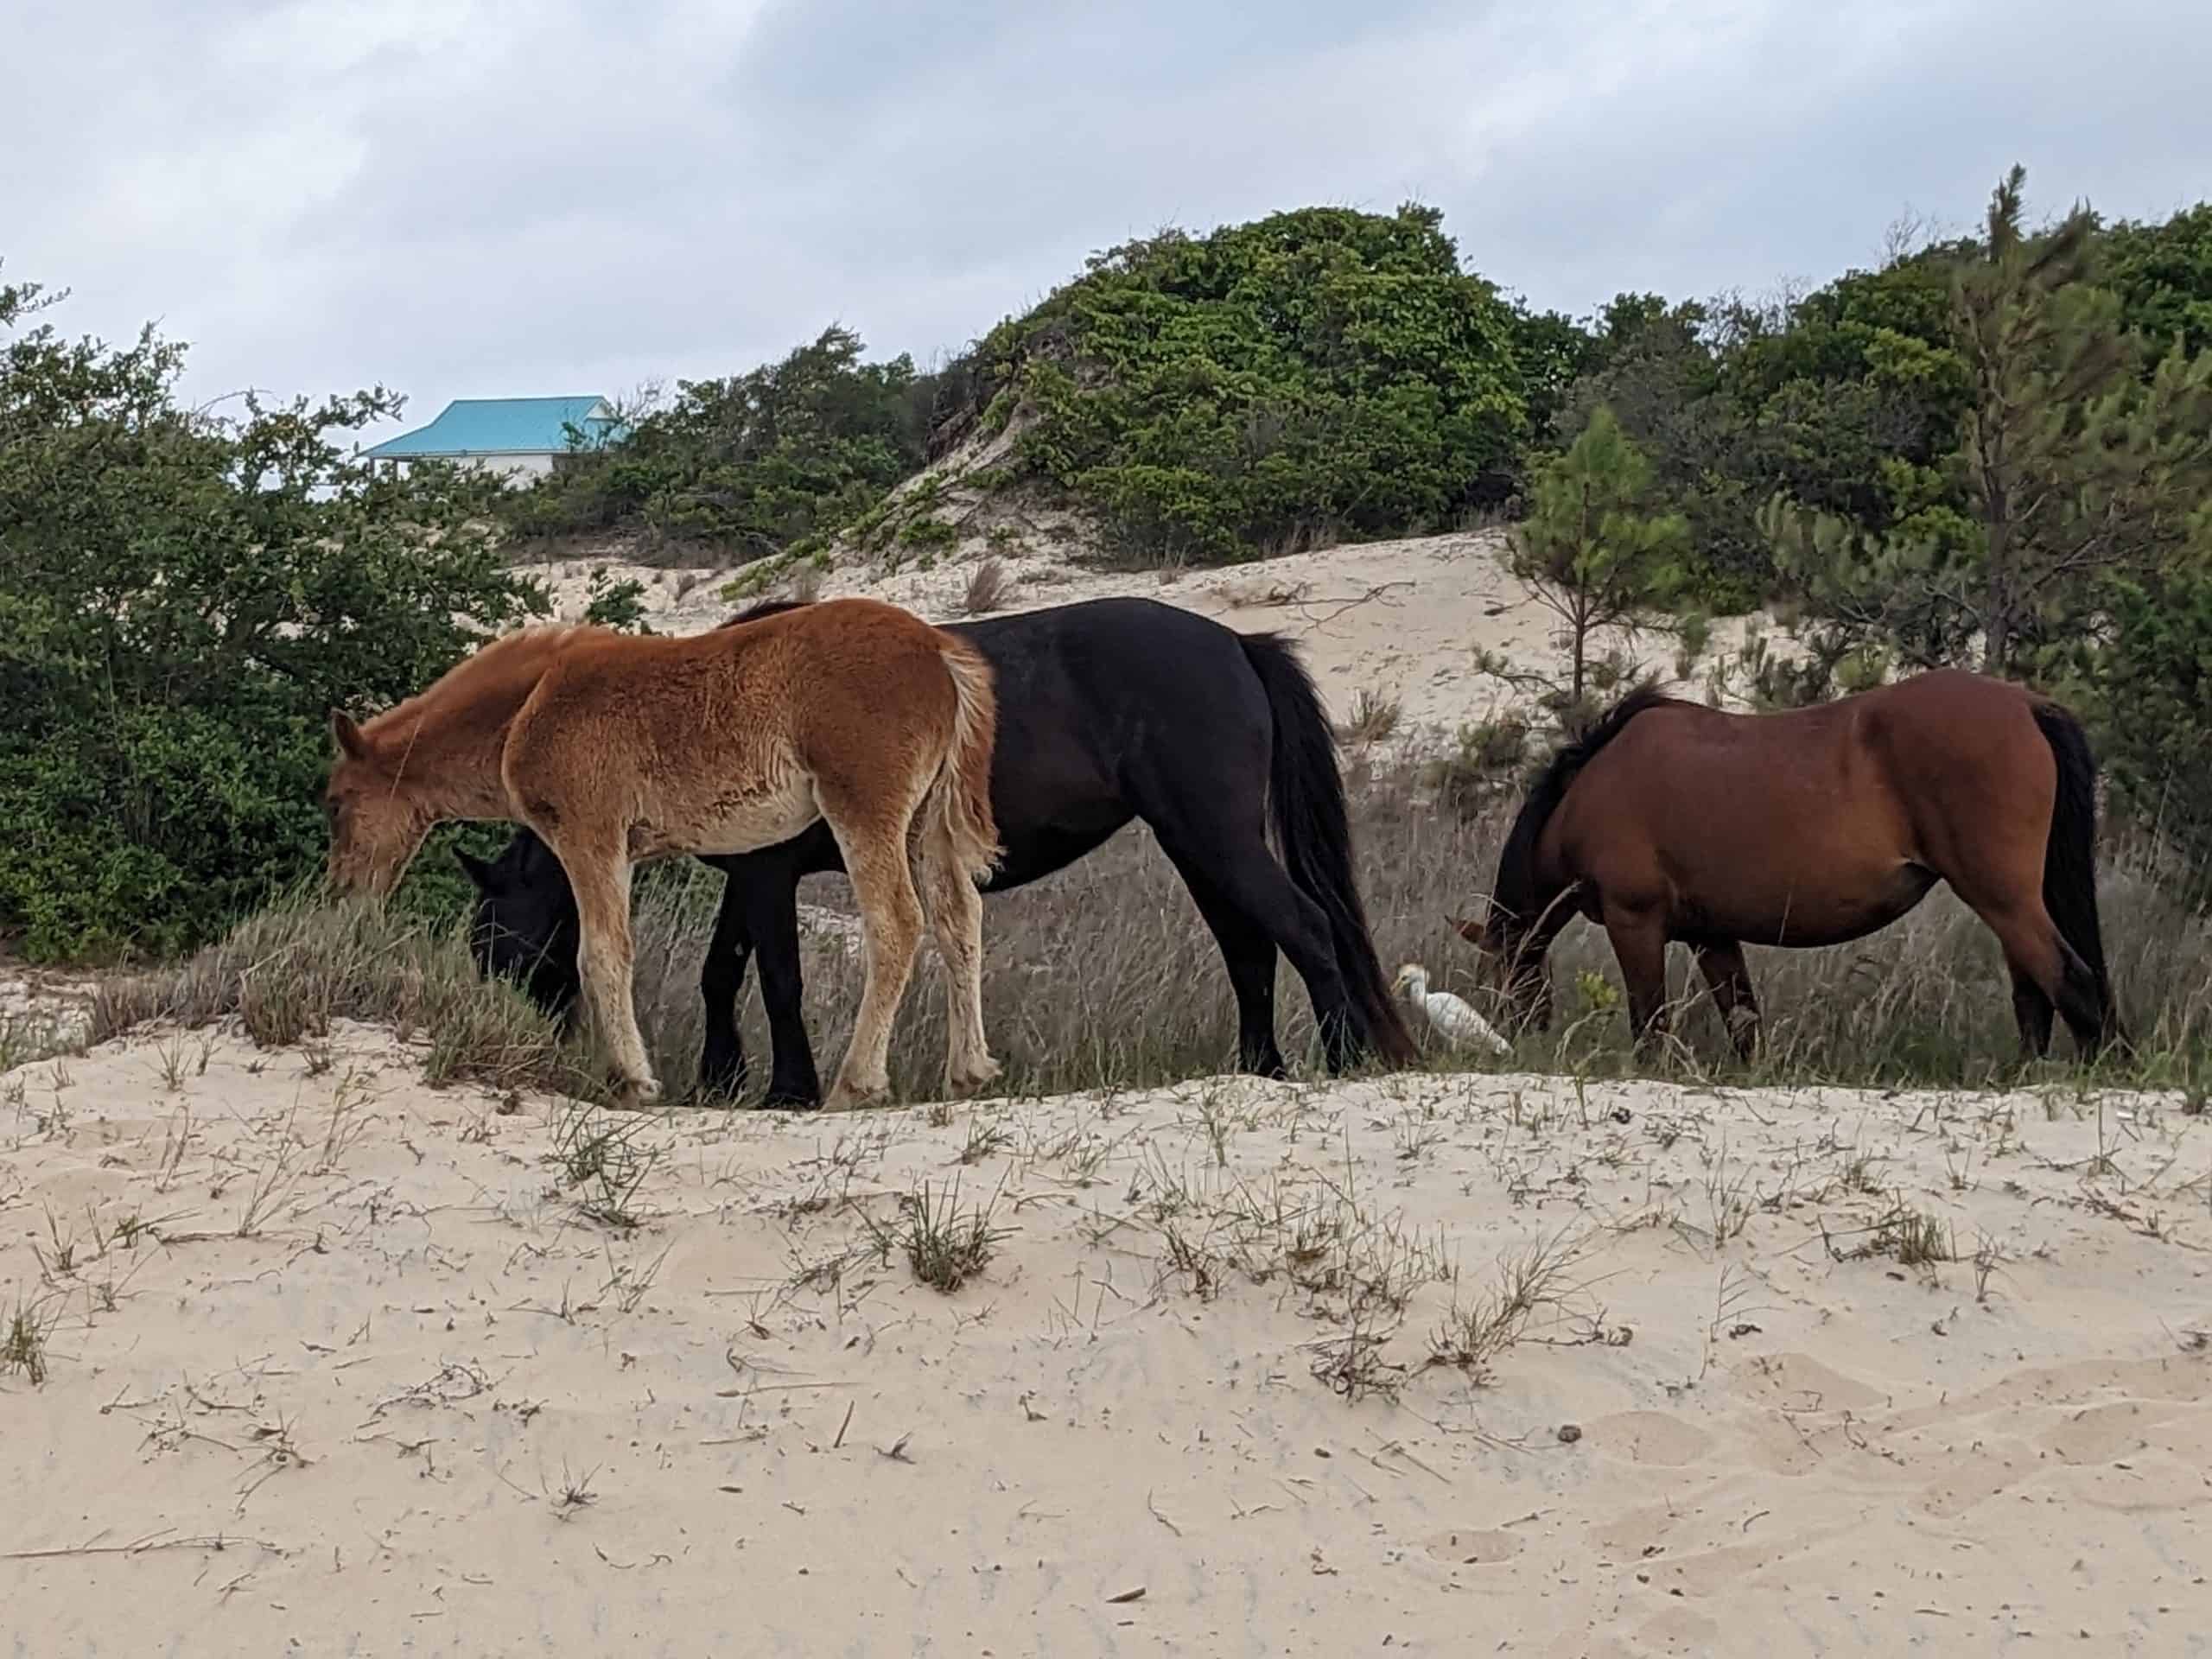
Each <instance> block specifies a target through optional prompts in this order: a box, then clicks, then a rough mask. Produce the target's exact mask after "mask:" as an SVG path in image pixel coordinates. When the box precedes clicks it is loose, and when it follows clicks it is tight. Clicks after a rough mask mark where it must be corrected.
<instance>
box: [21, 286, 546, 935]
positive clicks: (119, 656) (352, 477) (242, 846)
mask: <svg viewBox="0 0 2212 1659" xmlns="http://www.w3.org/2000/svg"><path fill="white" fill-rule="evenodd" d="M42 308H43V306H42V303H41V296H40V295H39V293H38V291H37V289H35V288H33V287H14V288H6V289H0V328H4V329H6V330H7V331H8V333H7V334H6V335H5V336H4V346H0V711H4V714H0V935H10V936H15V937H16V938H17V940H18V942H19V943H20V944H21V945H22V948H24V949H26V950H29V952H31V953H32V954H33V955H35V956H40V957H56V956H62V955H73V956H75V955H85V954H88V953H111V952H116V951H120V950H126V949H130V948H138V949H142V950H173V949H176V948H179V947H181V946H184V945H188V944H193V943H195V942H197V941H199V940H202V939H205V938H210V937H212V936H213V935H214V934H215V933H217V932H218V931H220V929H221V928H223V927H224V926H225V925H227V924H228V923H229V922H231V921H232V920H234V919H235V918H237V917H238V915H239V914H240V913H242V912H245V911H246V910H248V909H250V908H251V907H252V906H254V905H255V904H256V903H257V902H258V901H259V900H260V899H263V898H264V896H265V895H266V894H267V893H270V891H272V890H273V889H275V888H277V887H282V886H283V885H286V884H288V883H289V882H291V881H293V880H296V879H298V878H299V877H301V876H302V875H303V874H308V873H310V872H311V871H313V870H314V869H315V868H316V867H317V865H318V863H319V861H320V859H321V855H322V851H323V846H324V830H323V824H322V821H321V813H320V810H319V807H318V798H319V791H320V786H321V773H322V771H323V768H324V767H325V766H327V756H328V745H329V736H328V731H329V727H328V714H329V710H330V709H331V708H332V706H333V705H334V704H340V703H350V704H353V705H355V706H374V705H376V704H378V703H382V702H389V701H391V700H393V699H397V698H398V697H400V696H404V695H406V694H407V693H409V692H411V691H413V690H416V689H418V688H419V687H420V686H421V684H422V683H423V682H425V681H426V680H428V679H429V678H430V677H432V676H434V675H435V674H436V673H439V672H441V671H443V670H444V669H445V668H446V667H448V665H449V664H451V663H452V662H453V661H454V659H455V658H457V657H458V656H459V655H460V654H461V652H463V651H464V650H465V649H466V646H467V640H468V638H469V635H468V632H467V626H466V625H467V623H474V624H478V625H480V626H503V625H505V624H507V623H510V622H512V621H513V620H517V619H518V618H520V617H521V616H523V615H524V613H527V612H529V611H531V609H533V608H538V607H542V601H541V599H540V598H539V596H538V594H537V591H536V590H535V589H534V588H531V586H530V585H528V584H527V583H525V582H523V581H521V580H520V579H518V577H517V576H516V575H514V574H513V573H512V571H510V569H508V568H507V567H506V566H505V563H502V561H501V560H500V559H499V556H498V555H497V554H496V553H495V551H494V550H493V543H492V539H491V537H490V534H489V531H488V527H487V508H488V499H489V497H488V489H487V486H484V485H483V484H481V483H476V482H472V481H470V480H466V479H463V478H461V477H458V476H455V475H454V474H450V473H448V472H443V471H439V470H435V469H428V468H424V469H418V470H416V472H414V473H412V474H410V475H409V476H408V477H406V478H404V479H394V478H391V477H390V476H372V475H371V474H370V473H369V472H368V471H367V470H366V469H365V467H363V466H361V465H360V464H359V463H357V462H354V461H348V460H347V459H346V457H345V455H344V454H343V453H342V451H341V449H340V443H341V442H343V441H344V440H345V437H346V434H348V433H350V432H351V431H353V429H357V428H359V426H361V425H363V424H364V423H366V422H368V421H370V420H372V419H376V418H378V417H380V416H385V415H388V414H390V413H391V412H392V411H393V410H394V409H395V408H396V405H395V404H394V402H393V400H392V399H391V398H390V397H386V396H385V394H383V393H381V392H364V393H360V394H358V395H356V396H354V397H341V398H334V399H332V400H331V401H329V402H327V403H325V404H320V405H312V406H311V405H308V404H292V405H288V406H285V407H281V408H265V407H263V406H260V405H258V404H252V403H251V402H249V404H247V406H246V408H245V413H244V414H243V416H240V417H239V418H237V419H234V420H225V419H218V418H215V417H213V416H208V415H205V414H199V413H194V412H193V411H191V410H186V409H183V408H181V407H179V406H178V404H177V403H176V401H175V397H174V396H173V395H172V388H173V386H174V383H175V377H176V373H177V370H178V367H179V365H180V363H181V357H182V351H181V347H179V346H175V345H174V344H172V343H170V342H168V341H165V340H161V339H159V338H157V337H156V335H155V334H153V333H152V332H151V331H150V330H149V331H148V332H147V333H146V334H143V335H142V336H141V337H140V338H139V339H138V340H137V341H136V342H134V343H133V344H132V345H130V346H126V347H122V348H119V349H118V348H111V347H109V346H105V345H103V344H101V343H99V342H97V341H91V340H81V341H73V340H67V339H65V338H63V337H62V336H60V334H57V333H56V332H55V331H54V329H53V328H52V327H49V326H47V325H46V324H44V323H41V322H40V321H36V319H35V314H36V313H37V312H39V311H40V310H41V309H42Z"/></svg>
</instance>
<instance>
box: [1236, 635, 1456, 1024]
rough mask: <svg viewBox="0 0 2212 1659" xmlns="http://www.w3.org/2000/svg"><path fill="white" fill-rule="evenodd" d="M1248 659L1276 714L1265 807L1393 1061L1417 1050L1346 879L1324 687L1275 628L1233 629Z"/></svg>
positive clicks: (1340, 798)
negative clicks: (1269, 630)
mask: <svg viewBox="0 0 2212 1659" xmlns="http://www.w3.org/2000/svg"><path fill="white" fill-rule="evenodd" d="M1236 638H1237V640H1238V643H1240V644H1241V645H1243V647H1244V656H1245V660H1247V661H1248V662H1249V663H1250V664H1252V671H1253V672H1254V673H1255V674H1256V675H1258V676H1259V678H1260V684H1261V686H1262V689H1263V690H1265V691H1266V692H1267V695H1268V708H1269V709H1271V710H1272V711H1273V713H1274V761H1273V765H1272V766H1271V768H1270V770H1271V773H1272V775H1271V777H1270V779H1269V783H1268V811H1269V814H1270V816H1271V817H1273V819H1274V831H1275V839H1276V841H1277V842H1279V843H1280V844H1281V852H1282V861H1283V867H1284V868H1285V869H1286V870H1287V871H1288V872H1289V874H1290V879H1291V880H1292V881H1294V883H1296V884H1297V887H1298V889H1299V891H1300V892H1301V893H1304V894H1305V895H1306V897H1307V898H1308V899H1312V900H1313V902H1314V903H1315V904H1317V905H1319V906H1320V907H1321V912H1322V914H1323V915H1325V916H1326V917H1327V918H1328V919H1329V939H1330V943H1331V944H1332V945H1334V946H1335V949H1336V958H1337V972H1338V975H1339V976H1341V977H1342V979H1343V980H1344V990H1345V994H1346V996H1347V999H1348V1000H1349V1001H1350V1002H1351V1007H1352V1008H1353V1010H1354V1012H1355V1013H1356V1014H1357V1016H1358V1019H1359V1021H1360V1023H1361V1025H1362V1026H1363V1027H1364V1029H1363V1031H1361V1032H1359V1033H1356V1034H1357V1036H1359V1037H1360V1038H1361V1039H1363V1041H1364V1043H1365V1044H1366V1046H1368V1047H1369V1048H1370V1049H1371V1050H1373V1051H1374V1052H1376V1054H1378V1055H1380V1056H1381V1057H1382V1058H1383V1059H1385V1060H1387V1061H1389V1063H1390V1064H1391V1065H1411V1064H1413V1063H1414V1059H1415V1058H1417V1054H1418V1051H1417V1050H1416V1049H1415V1047H1414V1039H1413V1033H1411V1032H1409V1031H1408V1030H1407V1029H1406V1022H1405V1019H1404V1017H1403V1016H1402V1014H1400V1013H1399V1012H1398V1005H1397V1002H1396V1000H1395V998H1393V997H1392V996H1391V995H1390V986H1389V981H1388V980H1386V979H1385V978H1384V977H1383V964H1382V963H1381V962H1380V961H1379V960H1378V959H1377V958H1376V954H1375V940H1374V938H1373V936H1372V935H1371V934H1370V932H1369V931H1368V925H1367V911H1366V907H1365V906H1363V904H1361V902H1360V898H1359V887H1358V884H1357V882H1355V881H1354V880H1353V879H1352V869H1351V815H1350V813H1349V812H1348V810H1346V808H1345V804H1344V775H1343V774H1342V773H1341V772H1338V770H1337V740H1336V733H1335V731H1334V730H1333V729H1332V728H1331V726H1330V724H1329V715H1328V711H1327V710H1326V709H1324V708H1323V707H1322V705H1321V695H1320V693H1319V691H1317V690H1314V689H1313V677H1311V676H1310V675H1308V674H1307V673H1306V667H1305V664H1302V663H1300V661H1299V660H1298V654H1297V651H1296V649H1295V648H1294V646H1293V645H1291V644H1290V642H1289V641H1287V640H1286V639H1282V638H1281V636H1279V635H1276V634H1273V633H1239V634H1238V635H1237V636H1236Z"/></svg>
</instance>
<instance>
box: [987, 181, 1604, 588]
mask: <svg viewBox="0 0 2212 1659" xmlns="http://www.w3.org/2000/svg"><path fill="white" fill-rule="evenodd" d="M1440 225H1441V220H1440V215H1439V214H1437V213H1435V212H1433V210H1430V209H1428V208H1424V207H1404V208H1402V209H1400V210H1399V211H1398V212H1397V213H1394V214H1391V215H1389V216H1379V215H1375V214H1367V213H1351V212H1348V211H1340V210H1335V209H1321V208H1313V209H1307V210H1305V211H1302V212H1298V213H1279V214H1276V215H1274V216H1273V217H1271V218H1268V219H1260V220H1258V221H1256V222H1255V223H1253V224H1249V225H1240V226H1231V227H1228V228H1225V229H1223V230H1219V231H1217V232H1214V233H1213V234H1211V235H1210V236H1207V237H1204V238H1192V237H1189V236H1185V235H1184V234H1182V233H1181V232H1165V233H1163V234H1161V235H1159V236H1156V237H1152V238H1147V239H1144V240H1141V241H1137V242H1132V243H1129V244H1127V245H1124V246H1122V247H1119V248H1116V249H1114V250H1113V251H1110V252H1108V253H1104V254H1101V255H1099V256H1097V257H1095V258H1093V259H1092V260H1091V261H1090V268H1089V270H1087V271H1086V272H1085V273H1084V275H1083V276H1082V277H1078V278H1077V279H1076V280H1075V281H1074V282H1072V283H1069V284H1068V285H1067V286H1066V287H1065V288H1063V289H1060V290H1059V291H1058V292H1057V293H1055V294H1054V295H1053V296H1052V297H1051V298H1050V299H1048V300H1046V302H1045V303H1044V304H1042V305H1040V306H1039V307H1038V308H1036V309H1035V310H1034V311H1032V312H1031V313H1030V314H1029V315H1027V316H1025V317H1022V318H1020V319H1018V320H1014V321H1007V322H1006V323H1003V324H1001V326H1000V327H998V328H997V329H995V330H994V331H993V332H992V333H991V334H989V335H988V337H987V338H986V339H985V340H983V342H982V346H980V347H979V348H978V352H977V356H978V358H979V359H980V362H981V364H982V372H981V374H980V375H979V377H978V380H979V385H978V386H977V390H976V396H977V397H988V400H989V401H988V403H987V404H985V405H984V406H985V408H986V409H987V410H992V411H995V414H996V415H997V416H1001V417H1003V416H1007V415H1009V414H1011V413H1012V412H1013V411H1014V410H1015V409H1017V408H1021V409H1024V410H1026V412H1027V414H1028V415H1029V416H1031V417H1032V421H1033V423H1031V424H1029V425H1027V427H1026V428H1025V429H1024V430H1023V431H1022V432H1021V434H1020V439H1019V441H1018V442H1017V445H1016V454H1017V456H1018V457H1019V459H1020V461H1021V462H1022V463H1023V464H1025V465H1026V466H1027V467H1028V468H1029V469H1031V470H1032V471H1033V474H1035V475H1037V476H1039V477H1041V478H1042V479H1045V480H1049V481H1050V482H1051V483H1052V485H1054V486H1058V488H1059V489H1060V490H1061V491H1063V492H1065V494H1066V495H1067V496H1068V498H1069V499H1071V501H1072V502H1073V503H1074V504H1076V505H1079V506H1082V507H1084V508H1087V509H1089V510H1090V512H1091V513H1092V514H1093V515H1094V516H1095V517H1096V519H1097V520H1098V522H1099V524H1100V525H1101V527H1102V528H1103V530H1104V531H1105V532H1106V534H1107V535H1108V537H1109V538H1110V540H1111V541H1112V542H1113V543H1114V544H1115V546H1116V550H1117V551H1118V552H1120V553H1122V555H1124V556H1128V557H1131V558H1135V559H1141V560H1144V561H1147V562H1166V561H1195V562H1219V561H1224V560H1232V559H1241V558H1251V557H1255V556H1259V555H1260V554H1262V553H1263V552H1266V551H1268V550H1270V549H1272V548H1275V547H1279V546H1281V545H1283V544H1286V543H1295V542H1301V541H1319V540H1326V539H1331V538H1334V537H1340V536H1341V537H1362V536H1376V535H1384V534H1392V533H1406V532H1411V531H1421V530H1425V529H1435V528H1439V527H1441V526H1446V525H1448V524H1451V523H1452V522H1453V520H1454V519H1455V518H1457V517H1458V516H1459V514H1461V513H1463V512H1465V511H1466V510H1467V509H1469V508H1470V507H1472V506H1476V505H1481V504H1482V503H1484V502H1485V501H1494V500H1496V499H1500V498H1501V497H1502V496H1503V495H1504V494H1505V493H1507V492H1508V490H1509V489H1510V486H1511V482H1512V479H1513V476H1514V467H1515V463H1516V458H1517V454H1518V452H1519V449H1520V447H1521V445H1522V442H1523V441H1524V440H1525V438H1526V437H1527V435H1528V434H1529V429H1530V404H1531V398H1530V389H1531V378H1532V377H1531V376H1530V375H1529V373H1527V372H1524V370H1523V367H1522V361H1521V353H1522V351H1523V350H1525V351H1526V353H1527V355H1528V357H1529V362H1530V365H1531V366H1532V367H1533V368H1534V369H1535V377H1534V378H1535V383H1536V385H1537V387H1538V389H1539V391H1540V392H1541V394H1542V397H1543V398H1555V397H1556V381H1557V380H1558V379H1559V378H1560V376H1561V374H1562V372H1563V370H1564V368H1565V367H1566V366H1568V365H1571V362H1572V359H1573V347H1572V346H1571V344H1570V343H1569V342H1568V341H1567V340H1565V339H1564V338H1563V336H1562V335H1561V334H1560V333H1559V332H1558V330H1557V329H1556V328H1554V329H1551V330H1549V331H1548V330H1547V329H1546V327H1544V323H1545V320H1542V319H1531V318H1528V317H1526V316H1525V315H1522V314H1519V313H1516V311H1515V310H1514V309H1513V308H1511V307H1510V306H1509V305H1507V304H1506V303H1505V302H1503V300H1501V299H1500V298H1499V297H1498V296H1497V292H1496V290H1495V289H1492V288H1491V285H1490V284H1489V283H1485V282H1484V281H1483V280H1482V279H1480V278H1479V277H1474V276H1471V275H1470V274H1468V273H1467V272H1465V271H1464V270H1461V269H1460V265H1459V257H1458V253H1457V251H1456V250H1455V249H1454V247H1453V245H1452V240H1451V238H1449V237H1447V236H1446V235H1445V234H1444V232H1443V231H1442V229H1441V228H1440ZM1563 359H1564V360H1563Z"/></svg>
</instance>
